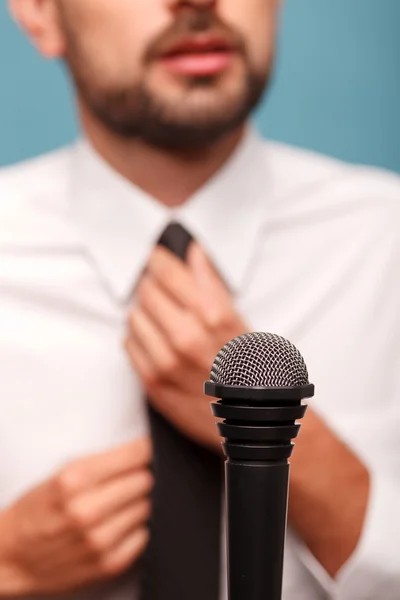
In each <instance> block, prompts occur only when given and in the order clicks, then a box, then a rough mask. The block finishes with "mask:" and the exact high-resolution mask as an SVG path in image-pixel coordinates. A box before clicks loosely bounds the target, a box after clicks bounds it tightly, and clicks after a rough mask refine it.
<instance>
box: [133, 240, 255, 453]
mask: <svg viewBox="0 0 400 600" xmlns="http://www.w3.org/2000/svg"><path fill="white" fill-rule="evenodd" d="M129 324H130V331H129V336H128V339H127V341H126V348H127V350H128V353H129V356H130V359H131V361H132V364H133V367H134V368H135V370H136V372H137V373H138V375H139V377H140V379H141V381H142V383H143V385H144V387H145V389H146V391H147V393H148V396H149V400H150V402H151V403H152V404H153V406H154V407H155V408H156V409H157V410H158V411H159V412H161V413H162V414H163V415H164V416H165V417H166V418H167V419H168V420H169V421H171V422H172V423H173V424H174V425H175V426H176V427H177V428H178V429H180V430H181V431H182V432H183V433H185V434H186V435H188V436H189V437H191V438H192V439H194V440H196V441H197V442H199V443H201V444H202V445H205V446H208V447H211V448H213V449H215V450H217V451H219V450H220V448H221V438H220V437H219V436H218V432H217V428H216V425H215V419H214V417H213V416H212V414H211V410H210V402H209V400H208V399H207V397H206V396H205V395H204V391H203V386H204V381H205V380H207V379H209V375H210V369H211V366H212V364H213V362H214V359H215V356H216V354H217V353H218V351H219V350H220V349H221V348H222V347H223V346H224V344H225V343H226V342H228V341H229V340H231V339H233V338H234V337H236V336H238V335H241V334H243V333H246V331H247V328H246V325H245V323H244V321H243V320H242V318H241V317H240V316H239V315H238V313H237V311H236V309H235V306H234V303H233V300H232V297H231V295H230V294H229V292H228V290H227V288H226V286H225V285H224V283H223V282H222V280H221V278H220V277H219V276H218V274H217V273H216V271H215V269H214V267H213V266H212V265H211V263H210V261H209V260H208V258H207V256H206V255H205V254H204V252H203V250H202V249H201V248H200V246H199V245H198V244H196V243H193V244H192V245H191V246H190V248H189V252H188V257H187V262H186V263H184V262H182V261H181V260H180V259H179V258H177V257H176V256H174V255H173V254H172V253H171V252H169V251H168V250H166V249H165V248H162V247H156V248H155V250H154V252H153V254H152V256H151V259H150V261H149V265H148V269H147V271H146V273H145V274H144V276H143V279H142V281H141V283H140V285H139V290H138V306H137V307H136V308H135V309H134V310H133V311H132V313H131V315H130V320H129Z"/></svg>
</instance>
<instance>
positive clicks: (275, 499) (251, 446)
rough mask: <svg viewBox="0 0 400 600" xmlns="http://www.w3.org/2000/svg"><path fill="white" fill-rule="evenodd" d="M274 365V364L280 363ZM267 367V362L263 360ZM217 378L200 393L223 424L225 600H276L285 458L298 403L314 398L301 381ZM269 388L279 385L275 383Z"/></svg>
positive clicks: (301, 410) (295, 429)
mask: <svg viewBox="0 0 400 600" xmlns="http://www.w3.org/2000/svg"><path fill="white" fill-rule="evenodd" d="M247 335H248V336H249V335H251V334H247ZM253 335H254V334H253ZM257 335H260V334H257ZM264 335H270V334H264ZM243 337H245V336H243ZM252 341H253V340H252ZM268 348H269V347H268ZM242 351H243V349H242ZM221 352H222V351H221ZM238 356H239V355H238ZM238 356H237V357H236V358H238ZM230 358H231V359H232V357H230ZM275 358H276V359H277V361H278V363H279V361H280V360H281V358H282V357H280V359H279V358H277V357H275ZM268 360H271V356H265V361H266V363H268ZM230 364H231V365H232V363H229V361H228V362H227V365H226V368H227V369H229V365H230ZM233 371H235V369H233ZM236 371H237V369H236ZM212 374H213V372H212ZM220 375H221V373H219V376H218V374H217V375H216V373H215V372H214V377H213V380H211V381H208V382H206V383H205V393H206V394H207V395H209V396H213V397H214V398H217V400H216V401H214V402H213V403H212V412H213V415H214V416H215V417H217V418H218V419H222V421H220V422H219V423H218V429H219V433H220V434H221V437H223V438H224V440H225V441H224V442H223V448H224V452H225V455H226V457H227V459H226V462H225V480H226V512H227V557H228V590H229V600H266V599H268V600H281V598H282V581H283V566H284V550H285V537H286V528H287V509H288V490H289V458H290V456H291V454H292V451H293V444H292V440H293V439H294V438H296V437H297V435H298V433H299V430H300V425H298V424H297V423H296V421H297V420H298V419H301V418H303V417H304V415H305V413H306V410H307V406H306V405H305V404H304V403H303V402H302V401H303V399H304V398H307V397H311V396H312V395H313V393H314V386H312V385H310V384H308V381H307V382H306V381H305V378H303V381H302V382H301V383H302V385H294V386H291V385H289V386H286V385H282V387H280V386H276V385H273V386H269V385H265V383H268V379H265V378H264V379H262V378H261V379H259V380H257V379H256V380H255V381H254V380H253V379H252V378H251V377H250V378H249V382H250V383H251V384H252V385H243V382H242V381H240V385H237V384H236V385H230V384H229V383H230V378H229V377H228V378H227V380H228V381H229V383H228V384H226V383H220V381H221V380H222V381H224V377H221V376H220ZM271 381H272V380H271ZM282 381H283V383H287V381H286V380H285V379H283V380H282ZM254 382H255V383H260V384H261V385H254ZM272 382H273V383H274V384H276V383H277V382H278V383H279V378H278V381H272Z"/></svg>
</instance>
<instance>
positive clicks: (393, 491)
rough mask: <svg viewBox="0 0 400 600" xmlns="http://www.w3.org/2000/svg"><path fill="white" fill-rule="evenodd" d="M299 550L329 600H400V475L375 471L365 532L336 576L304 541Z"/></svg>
mask: <svg viewBox="0 0 400 600" xmlns="http://www.w3.org/2000/svg"><path fill="white" fill-rule="evenodd" d="M298 552H299V556H300V559H301V560H302V562H303V564H304V565H305V566H306V568H307V569H309V570H310V571H311V573H312V574H313V575H314V577H315V578H316V579H317V581H318V582H319V584H320V585H321V586H322V588H323V589H324V590H325V592H326V594H327V597H328V598H329V600H356V599H357V600H377V598H380V599H381V600H399V598H400V478H396V479H394V478H393V477H390V475H388V474H385V475H382V474H379V473H377V472H374V473H372V474H371V492H370V498H369V505H368V509H367V514H366V519H365V523H364V528H363V533H362V535H361V538H360V541H359V544H358V547H357V549H356V550H355V552H354V553H353V555H352V556H351V557H350V559H349V560H348V561H347V563H346V564H345V565H344V566H343V567H342V569H341V570H340V572H339V573H338V575H337V577H336V578H335V579H332V578H331V577H330V576H329V575H328V573H327V572H326V571H325V569H324V568H323V567H322V566H321V565H320V563H319V562H318V561H317V560H316V559H315V558H314V556H313V555H312V554H311V553H310V551H309V550H308V548H306V547H305V546H304V544H302V543H301V542H300V541H298Z"/></svg>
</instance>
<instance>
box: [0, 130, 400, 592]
mask: <svg viewBox="0 0 400 600" xmlns="http://www.w3.org/2000/svg"><path fill="white" fill-rule="evenodd" d="M399 217H400V179H399V178H398V177H397V176H395V175H392V174H390V173H386V172H384V171H382V170H377V169H369V168H362V167H355V166H349V165H346V164H343V163H341V162H339V161H336V160H332V159H328V158H325V157H321V156H318V155H316V154H313V153H311V152H307V151H303V150H297V149H292V148H289V147H286V146H284V145H281V144H277V143H266V142H264V141H262V140H261V139H260V138H259V137H258V135H257V134H256V133H255V132H254V131H253V130H251V129H250V130H249V132H248V133H247V136H246V138H245V140H244V141H243V143H242V144H241V146H240V147H239V148H238V150H237V151H236V153H235V155H234V156H233V157H232V158H231V159H230V160H229V162H228V163H227V164H226V165H225V167H224V168H223V169H222V170H221V171H220V172H219V173H218V174H217V175H216V176H215V177H213V178H212V180H211V181H210V182H209V183H208V184H207V185H205V186H204V187H203V188H202V189H201V190H200V191H198V192H197V193H196V194H195V195H194V196H193V197H192V198H191V199H190V200H189V201H188V202H187V203H186V204H185V205H184V206H183V207H181V208H179V209H176V210H173V211H172V210H170V209H167V208H165V207H163V206H162V205H161V204H160V203H158V202H157V201H156V200H154V199H152V198H151V197H149V196H148V195H146V194H145V193H143V192H142V191H141V190H140V189H138V188H136V187H135V186H133V185H132V184H131V183H129V182H127V181H126V180H124V179H123V178H122V177H121V176H119V175H118V174H117V173H115V172H114V171H113V170H112V169H111V168H110V167H109V166H108V165H107V164H105V163H104V162H103V161H102V160H101V159H100V157H99V156H97V155H96V153H95V152H94V150H93V149H92V148H91V146H90V145H89V143H88V142H87V141H85V140H80V141H79V142H77V143H76V144H74V145H73V146H71V147H69V148H66V149H62V150H60V151H57V152H55V153H52V154H49V155H47V156H44V157H41V158H38V159H35V160H32V161H29V162H27V163H25V164H22V165H17V166H13V167H9V168H6V169H3V170H2V171H1V173H0V403H1V419H0V509H2V508H5V507H7V506H8V505H9V504H10V503H12V502H13V501H14V500H15V499H17V498H18V497H19V496H20V495H21V494H23V493H24V492H25V491H27V490H28V489H30V488H31V487H32V486H35V485H37V484H38V483H39V482H41V481H42V480H44V479H46V478H48V477H49V476H51V475H52V474H53V473H54V472H55V471H57V470H58V469H59V468H60V467H62V466H63V465H64V464H65V463H67V462H68V461H70V460H72V459H75V458H77V457H82V456H85V455H88V454H92V453H95V452H98V451H102V450H107V449H110V448H112V447H113V446H115V445H117V444H120V443H123V442H125V441H128V440H131V439H132V438H135V437H137V436H139V435H142V434H143V433H145V432H146V431H147V420H146V410H145V406H144V403H143V390H142V389H141V386H140V383H139V381H138V379H137V377H136V376H135V373H134V372H133V370H132V367H131V366H130V364H129V361H128V359H127V357H126V355H125V352H124V350H123V345H122V344H123V340H124V337H125V330H126V321H127V314H128V310H129V306H130V302H131V300H132V298H134V294H135V286H136V284H137V282H138V279H139V277H140V275H141V273H142V271H143V268H144V267H145V265H146V262H147V260H148V258H149V255H150V253H151V251H152V249H153V246H154V244H155V243H156V240H157V239H158V238H159V236H160V234H161V232H162V231H163V229H164V228H165V227H166V225H167V224H168V223H169V221H170V220H171V219H178V220H179V221H180V222H181V223H182V224H183V225H184V226H185V227H186V228H187V229H188V230H189V231H190V232H191V233H192V234H193V235H194V236H195V237H196V238H197V240H198V241H199V242H200V243H201V244H202V246H203V247H204V249H205V250H206V251H207V252H208V254H209V256H210V258H211V259H212V261H213V262H214V264H215V266H216V268H217V269H218V270H219V271H220V273H221V276H222V277H223V278H224V280H225V281H226V284H227V285H228V286H229V288H230V289H231V291H232V294H233V295H234V297H235V300H236V304H237V307H238V309H239V311H240V312H241V313H242V314H243V316H244V317H245V319H247V322H248V324H249V327H250V329H253V330H259V331H270V332H273V333H278V334H280V335H283V336H285V337H287V338H288V339H290V340H291V341H292V342H293V343H294V344H296V345H297V346H298V348H299V349H300V351H301V352H302V354H303V355H304V357H305V359H306V362H307V365H308V368H309V372H310V379H311V381H312V382H313V383H314V384H315V385H316V397H315V399H314V400H313V401H312V403H311V404H312V406H313V407H314V408H315V410H316V411H318V412H319V414H320V415H322V416H323V417H324V418H326V420H327V422H328V423H329V424H330V426H331V427H332V428H333V430H334V431H335V432H337V434H338V435H339V436H340V437H341V438H342V439H343V440H344V441H345V442H347V443H348V444H349V446H350V447H351V448H352V449H354V451H355V452H357V453H358V455H359V456H360V457H361V459H362V460H363V461H364V462H365V464H366V465H367V466H368V467H369V468H370V470H371V473H372V494H371V499H370V504H369V508H368V513H367V518H366V522H365V527H364V531H363V534H362V538H361V540H360V543H359V546H358V548H357V550H356V551H355V553H354V555H353V556H352V557H351V559H350V560H349V561H348V563H347V564H346V565H345V566H344V567H343V569H342V570H341V572H340V573H339V575H338V577H337V579H336V580H335V581H332V579H331V578H330V577H329V576H328V575H327V573H326V572H325V570H324V569H323V568H322V566H321V565H319V564H318V563H317V561H316V560H315V559H314V558H313V557H312V556H311V554H310V553H309V552H308V550H307V549H306V548H305V547H304V545H303V544H302V542H301V540H299V539H297V538H296V536H295V535H294V533H293V532H292V531H291V530H290V528H289V531H288V537H287V547H286V561H285V573H284V592H283V600H378V599H379V600H399V598H400V427H399V426H400V218H399ZM224 579H225V567H224V566H223V567H222V586H223V592H222V594H221V596H222V598H224V597H225V595H226V591H225V585H224ZM134 585H135V580H134V577H133V574H132V573H128V574H125V576H124V577H121V578H118V579H117V580H115V581H112V582H110V583H109V584H108V585H102V586H100V587H94V588H91V589H87V590H85V591H84V592H82V593H81V594H74V595H71V598H73V600H77V599H78V598H79V599H82V600H89V599H93V600H101V599H102V600H135V592H134ZM136 597H137V595H136ZM266 600H267V599H266Z"/></svg>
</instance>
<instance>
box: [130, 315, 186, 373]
mask: <svg viewBox="0 0 400 600" xmlns="http://www.w3.org/2000/svg"><path fill="white" fill-rule="evenodd" d="M131 329H132V332H133V333H134V338H135V340H136V345H137V346H140V347H141V348H142V350H143V351H144V353H145V355H146V356H147V358H148V361H149V362H151V364H152V365H153V367H154V370H155V371H156V372H157V373H158V374H160V375H161V376H167V377H168V376H174V375H176V371H177V366H178V365H177V362H178V360H177V356H176V353H175V351H174V350H173V348H172V346H171V344H170V343H169V341H168V340H167V338H166V336H165V335H164V334H163V333H162V331H161V330H160V328H159V327H156V325H155V324H154V322H153V321H152V320H151V319H150V317H149V316H148V315H147V314H146V313H145V312H144V311H143V310H141V309H139V310H137V311H134V312H133V313H132V315H131ZM135 356H136V353H135V348H133V349H132V358H134V357H135ZM137 366H138V368H139V369H140V370H143V368H142V367H143V366H142V365H137ZM145 370H146V369H145Z"/></svg>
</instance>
